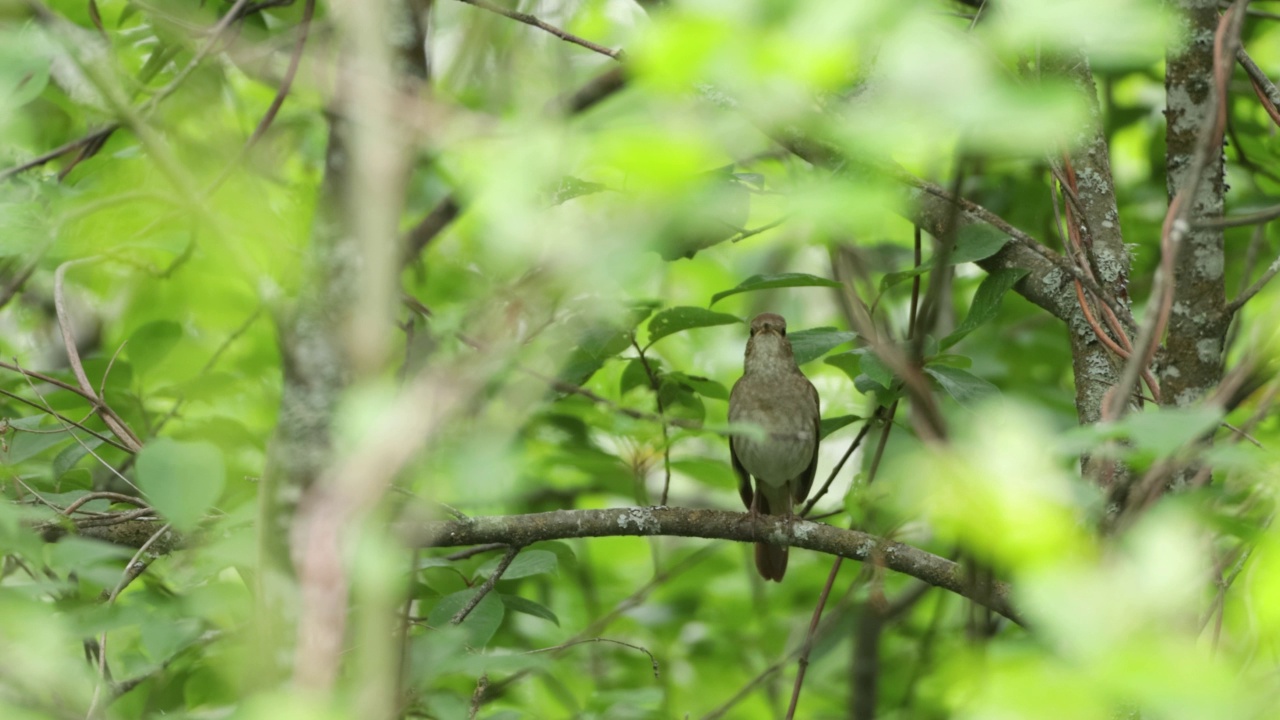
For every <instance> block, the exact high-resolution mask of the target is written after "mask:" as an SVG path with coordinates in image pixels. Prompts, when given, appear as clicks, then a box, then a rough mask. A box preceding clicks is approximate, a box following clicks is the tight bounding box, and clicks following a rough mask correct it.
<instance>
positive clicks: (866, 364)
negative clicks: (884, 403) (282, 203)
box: [854, 348, 894, 390]
mask: <svg viewBox="0 0 1280 720" xmlns="http://www.w3.org/2000/svg"><path fill="white" fill-rule="evenodd" d="M854 352H859V351H856V350H855V351H854ZM861 352H862V372H863V373H865V374H866V376H867V377H869V378H871V379H872V380H874V381H875V382H876V383H878V384H879V385H880V386H881V387H883V388H884V389H886V390H888V389H889V388H891V387H893V380H894V377H893V371H892V370H890V369H889V366H888V365H885V363H884V361H883V360H881V359H880V356H879V355H877V354H875V351H873V350H871V349H870V348H866V349H864V350H862V351H861Z"/></svg>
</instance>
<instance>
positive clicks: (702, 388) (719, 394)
mask: <svg viewBox="0 0 1280 720" xmlns="http://www.w3.org/2000/svg"><path fill="white" fill-rule="evenodd" d="M667 377H669V378H671V379H672V380H674V381H676V382H679V383H681V384H683V385H685V386H686V387H688V388H689V389H691V390H693V391H694V392H696V393H698V394H699V395H701V396H703V397H709V398H712V399H714V400H728V399H729V391H728V390H727V389H726V388H725V386H724V385H721V384H720V383H718V382H716V381H715V380H711V379H708V378H704V377H698V376H697V375H685V374H684V373H669V374H668V375H667Z"/></svg>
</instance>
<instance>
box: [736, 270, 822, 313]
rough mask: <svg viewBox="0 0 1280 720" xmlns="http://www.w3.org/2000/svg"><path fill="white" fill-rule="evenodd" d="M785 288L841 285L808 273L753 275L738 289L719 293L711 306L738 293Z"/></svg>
mask: <svg viewBox="0 0 1280 720" xmlns="http://www.w3.org/2000/svg"><path fill="white" fill-rule="evenodd" d="M784 287H830V288H838V287H840V283H838V282H836V281H835V280H828V279H826V278H824V277H818V276H817V275H808V274H806V273H781V274H778V275H752V276H751V277H749V278H747V279H746V280H743V281H742V283H741V284H740V285H738V287H735V288H733V289H732V290H725V291H723V292H718V293H716V294H715V295H712V296H711V305H715V304H716V303H718V302H720V301H721V300H723V299H725V298H727V297H729V296H730V295H737V294H738V293H744V292H753V291H755V290H771V289H773V288H784Z"/></svg>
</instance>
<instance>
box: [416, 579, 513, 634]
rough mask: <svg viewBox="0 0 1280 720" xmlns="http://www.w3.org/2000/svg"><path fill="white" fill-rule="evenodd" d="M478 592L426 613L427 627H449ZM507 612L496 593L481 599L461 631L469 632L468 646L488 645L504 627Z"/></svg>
mask: <svg viewBox="0 0 1280 720" xmlns="http://www.w3.org/2000/svg"><path fill="white" fill-rule="evenodd" d="M477 592H480V590H479V589H478V588H467V589H466V590H459V591H458V592H456V593H451V594H449V595H445V596H444V597H442V598H440V602H438V603H436V606H435V607H433V608H431V612H429V613H427V623H428V624H430V625H431V627H434V628H444V627H448V626H449V621H450V620H451V619H452V618H453V616H454V615H456V614H458V611H459V610H461V609H462V606H463V605H466V604H467V601H468V600H470V599H471V598H472V597H473V596H474V595H475V594H476V593H477ZM505 608H506V605H504V604H503V602H502V600H501V599H499V598H498V597H497V593H493V592H491V593H489V594H487V595H485V596H484V597H483V598H481V599H480V603H479V604H477V605H476V606H475V607H474V608H472V610H471V613H470V614H468V615H467V618H466V619H465V620H463V621H462V628H463V629H464V630H466V631H467V644H468V645H470V646H471V647H473V648H481V647H484V646H485V645H487V644H488V642H489V640H490V639H491V638H493V634H494V633H495V632H497V631H498V627H499V626H500V625H502V618H503V617H505V616H506V609H505Z"/></svg>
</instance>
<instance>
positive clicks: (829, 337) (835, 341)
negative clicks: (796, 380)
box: [787, 327, 858, 365]
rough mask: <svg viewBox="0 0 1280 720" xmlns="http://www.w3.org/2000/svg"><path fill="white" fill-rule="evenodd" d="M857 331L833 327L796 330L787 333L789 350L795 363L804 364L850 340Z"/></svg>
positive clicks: (855, 335)
mask: <svg viewBox="0 0 1280 720" xmlns="http://www.w3.org/2000/svg"><path fill="white" fill-rule="evenodd" d="M856 337H858V334H857V333H854V332H849V331H847V330H837V329H835V328H833V327H819V328H813V329H810V330H798V331H796V332H793V333H787V339H789V340H790V341H791V351H792V352H793V353H795V356H796V364H797V365H804V364H805V363H807V362H812V361H814V360H817V359H818V358H820V357H822V356H823V355H826V354H827V353H828V352H830V351H831V350H832V349H833V348H836V347H838V346H840V345H843V344H845V343H847V342H852V341H853V339H854V338H856Z"/></svg>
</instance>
